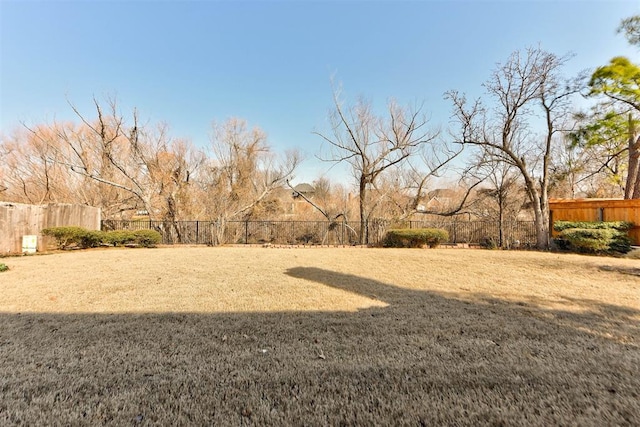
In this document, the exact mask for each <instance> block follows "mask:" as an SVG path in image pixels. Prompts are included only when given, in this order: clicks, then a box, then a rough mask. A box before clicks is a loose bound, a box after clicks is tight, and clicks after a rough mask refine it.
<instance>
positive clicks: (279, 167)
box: [200, 118, 300, 242]
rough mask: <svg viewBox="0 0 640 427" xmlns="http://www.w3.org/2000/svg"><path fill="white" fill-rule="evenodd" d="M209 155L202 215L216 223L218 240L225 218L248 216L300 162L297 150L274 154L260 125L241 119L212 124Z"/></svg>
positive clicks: (285, 179)
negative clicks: (282, 154)
mask: <svg viewBox="0 0 640 427" xmlns="http://www.w3.org/2000/svg"><path fill="white" fill-rule="evenodd" d="M211 147H212V153H213V158H212V159H211V160H210V162H209V164H208V166H207V168H206V172H205V173H204V174H203V175H202V176H201V178H200V185H201V187H202V189H203V191H204V199H203V201H205V203H204V205H205V210H206V213H205V214H206V216H207V217H209V218H215V219H216V220H217V221H218V223H219V227H218V230H219V234H218V236H217V238H218V241H219V242H223V241H224V230H225V228H226V222H227V221H229V220H232V219H248V218H249V217H251V215H252V213H253V212H254V211H255V210H256V209H258V208H259V207H260V205H261V204H263V203H264V202H265V201H266V200H268V197H269V195H271V194H272V193H273V192H274V191H275V190H276V189H278V188H281V187H282V186H284V185H285V184H286V182H287V180H288V179H290V178H291V177H292V176H293V173H294V171H295V169H296V167H297V166H298V164H299V163H300V156H299V154H298V153H297V152H294V151H291V152H287V153H285V155H284V157H283V158H278V157H277V156H276V155H275V154H274V153H272V152H271V149H270V147H269V145H268V143H267V135H266V134H265V133H264V131H262V130H261V129H260V128H257V127H254V128H253V129H248V126H247V123H246V121H245V120H242V119H238V118H231V119H229V120H227V121H226V122H224V123H222V124H218V123H214V124H213V133H212V136H211Z"/></svg>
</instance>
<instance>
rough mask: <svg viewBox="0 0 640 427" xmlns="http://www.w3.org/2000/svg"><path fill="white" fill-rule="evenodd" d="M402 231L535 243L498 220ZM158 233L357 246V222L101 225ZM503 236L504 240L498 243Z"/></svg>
mask: <svg viewBox="0 0 640 427" xmlns="http://www.w3.org/2000/svg"><path fill="white" fill-rule="evenodd" d="M402 226H403V227H409V228H442V229H445V230H447V231H448V233H449V240H450V241H449V242H448V243H450V244H459V243H466V244H472V245H473V244H475V245H496V246H499V245H500V242H501V241H502V246H504V247H529V246H534V245H535V242H536V233H535V227H534V224H533V222H531V221H518V222H509V223H504V224H503V225H502V233H501V232H500V231H501V227H500V224H499V223H498V222H497V221H448V222H445V221H442V222H427V221H406V222H405V223H403V224H402ZM390 227H391V223H390V222H389V221H385V220H375V221H371V222H369V223H368V224H367V230H368V237H369V242H368V243H369V244H372V245H377V244H379V243H380V242H381V241H382V239H383V237H384V234H385V232H386V230H387V229H388V228H390ZM144 229H150V230H156V231H158V232H160V233H161V234H162V243H163V244H205V245H219V244H225V243H232V244H266V243H271V244H275V245H356V244H358V242H359V241H360V236H359V229H360V223H359V222H353V221H351V222H328V221H225V222H223V223H220V222H216V221H149V220H133V221H125V220H103V221H102V230H105V231H108V230H144ZM501 237H502V239H501Z"/></svg>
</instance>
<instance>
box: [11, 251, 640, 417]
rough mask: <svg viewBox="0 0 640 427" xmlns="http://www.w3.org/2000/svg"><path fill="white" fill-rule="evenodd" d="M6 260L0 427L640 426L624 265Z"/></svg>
mask: <svg viewBox="0 0 640 427" xmlns="http://www.w3.org/2000/svg"><path fill="white" fill-rule="evenodd" d="M2 262H3V263H5V264H7V266H9V268H10V270H9V271H7V272H4V273H0V295H1V296H0V424H3V425H6V424H9V425H13V424H25V425H33V424H52V423H53V424H65V425H67V424H71V425H77V424H86V425H95V424H117V425H120V424H125V425H131V424H149V425H151V424H154V425H155V424H165V425H168V424H171V425H176V424H177V425H190V424H196V425H202V424H216V425H340V424H343V425H478V424H484V425H486V424H490V425H558V424H561V425H640V375H639V374H638V367H639V366H640V275H639V273H640V262H639V261H638V260H633V259H615V258H604V257H589V256H578V255H570V254H555V253H540V252H515V251H514V252H504V251H485V250H459V249H435V250H433V249H429V250H421V249H415V250H414V249H364V248H259V247H250V248H248V247H213V248H212V247H170V248H158V249H149V250H145V249H105V250H91V251H77V252H68V253H57V254H52V255H42V256H28V257H18V258H5V259H3V260H2Z"/></svg>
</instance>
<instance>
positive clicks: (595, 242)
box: [553, 221, 633, 254]
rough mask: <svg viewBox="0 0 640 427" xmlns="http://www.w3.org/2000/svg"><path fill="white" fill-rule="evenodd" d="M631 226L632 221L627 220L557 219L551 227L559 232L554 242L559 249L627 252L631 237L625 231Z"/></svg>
mask: <svg viewBox="0 0 640 427" xmlns="http://www.w3.org/2000/svg"><path fill="white" fill-rule="evenodd" d="M632 227H633V223H631V222H627V221H613V222H572V221H557V222H555V223H554V224H553V229H554V230H555V231H558V232H559V235H558V238H556V239H555V243H556V244H557V245H558V247H559V248H560V249H565V250H570V251H573V252H580V253H594V254H616V253H622V254H624V253H627V252H629V251H630V250H631V239H629V236H628V235H627V233H626V231H627V230H630V229H631V228H632Z"/></svg>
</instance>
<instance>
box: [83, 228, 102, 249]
mask: <svg viewBox="0 0 640 427" xmlns="http://www.w3.org/2000/svg"><path fill="white" fill-rule="evenodd" d="M103 240H104V233H103V232H102V231H97V230H85V231H84V233H83V234H81V235H80V244H79V245H78V246H80V247H81V248H96V247H98V246H100V245H101V244H102V241H103Z"/></svg>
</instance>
